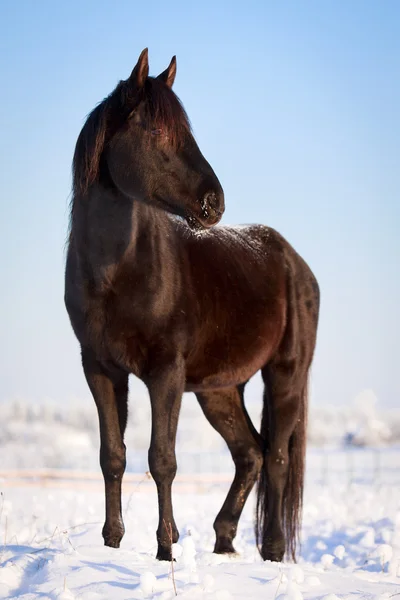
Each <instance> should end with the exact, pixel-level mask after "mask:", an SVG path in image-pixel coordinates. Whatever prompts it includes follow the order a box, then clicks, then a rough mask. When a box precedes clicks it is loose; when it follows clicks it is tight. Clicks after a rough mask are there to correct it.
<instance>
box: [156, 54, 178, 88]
mask: <svg viewBox="0 0 400 600" xmlns="http://www.w3.org/2000/svg"><path fill="white" fill-rule="evenodd" d="M175 75H176V56H173V57H172V59H171V62H170V63H169V66H168V67H167V68H166V69H165V71H163V72H162V73H160V74H159V76H158V77H157V79H161V81H163V82H164V83H166V84H167V86H168V87H170V88H171V87H172V86H173V84H174V81H175Z"/></svg>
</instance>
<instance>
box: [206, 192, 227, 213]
mask: <svg viewBox="0 0 400 600" xmlns="http://www.w3.org/2000/svg"><path fill="white" fill-rule="evenodd" d="M201 209H202V211H203V214H204V216H205V217H208V216H210V215H211V216H215V215H218V216H220V215H221V214H222V213H223V210H221V208H220V203H219V200H218V197H217V194H216V193H215V192H208V193H207V194H205V195H204V198H203V199H202V201H201Z"/></svg>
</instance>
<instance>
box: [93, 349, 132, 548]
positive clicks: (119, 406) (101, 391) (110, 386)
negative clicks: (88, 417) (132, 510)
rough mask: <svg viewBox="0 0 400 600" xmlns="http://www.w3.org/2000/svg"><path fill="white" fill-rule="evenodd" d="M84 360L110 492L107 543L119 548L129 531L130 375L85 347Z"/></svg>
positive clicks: (107, 501)
mask: <svg viewBox="0 0 400 600" xmlns="http://www.w3.org/2000/svg"><path fill="white" fill-rule="evenodd" d="M82 364H83V369H84V372H85V376H86V380H87V382H88V385H89V387H90V391H91V392H92V394H93V398H94V400H95V402H96V406H97V411H98V414H99V424H100V465H101V469H102V471H103V477H104V484H105V495H106V520H105V523H104V527H103V538H104V544H105V545H106V546H110V547H112V548H119V544H120V541H121V539H122V537H123V535H124V532H125V529H124V523H123V520H122V513H121V484H122V477H123V474H124V471H125V465H126V459H125V444H124V441H123V438H124V432H125V427H126V421H127V400H128V375H127V373H125V372H123V371H118V372H117V371H115V372H113V373H109V372H108V371H107V372H105V371H104V369H103V368H102V366H101V365H100V364H99V363H98V362H97V361H96V359H95V358H94V357H93V356H92V355H91V353H89V352H87V351H82Z"/></svg>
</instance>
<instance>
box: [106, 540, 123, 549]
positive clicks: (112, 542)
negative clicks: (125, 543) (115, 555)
mask: <svg viewBox="0 0 400 600" xmlns="http://www.w3.org/2000/svg"><path fill="white" fill-rule="evenodd" d="M120 543H121V540H120V539H118V538H113V537H110V538H107V539H105V540H104V545H105V546H108V547H109V548H119V545H120Z"/></svg>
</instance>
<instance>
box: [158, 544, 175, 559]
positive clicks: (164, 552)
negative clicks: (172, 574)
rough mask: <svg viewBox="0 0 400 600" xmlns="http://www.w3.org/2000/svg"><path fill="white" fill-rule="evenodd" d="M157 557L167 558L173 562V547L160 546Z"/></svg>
mask: <svg viewBox="0 0 400 600" xmlns="http://www.w3.org/2000/svg"><path fill="white" fill-rule="evenodd" d="M156 559H157V560H167V561H168V562H171V560H172V551H171V548H164V547H162V546H159V547H158V551H157V556H156Z"/></svg>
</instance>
